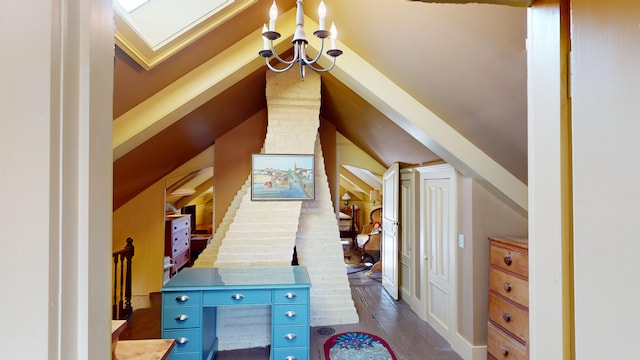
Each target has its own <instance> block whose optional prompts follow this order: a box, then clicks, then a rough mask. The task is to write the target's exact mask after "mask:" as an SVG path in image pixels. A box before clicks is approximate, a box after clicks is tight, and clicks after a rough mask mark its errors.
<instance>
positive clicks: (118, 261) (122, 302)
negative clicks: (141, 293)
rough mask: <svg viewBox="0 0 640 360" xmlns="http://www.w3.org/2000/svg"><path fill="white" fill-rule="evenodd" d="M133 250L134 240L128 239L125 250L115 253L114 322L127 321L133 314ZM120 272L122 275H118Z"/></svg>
mask: <svg viewBox="0 0 640 360" xmlns="http://www.w3.org/2000/svg"><path fill="white" fill-rule="evenodd" d="M133 250H134V247H133V239H132V238H127V245H125V247H124V249H122V250H120V251H116V252H114V253H113V265H114V266H113V314H112V318H113V319H114V320H125V319H128V318H129V317H131V315H132V314H133V309H132V306H131V258H132V257H133V253H134V251H133ZM125 269H126V271H125ZM118 271H119V272H120V274H118ZM118 275H119V276H118Z"/></svg>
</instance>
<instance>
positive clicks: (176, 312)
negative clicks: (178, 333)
mask: <svg viewBox="0 0 640 360" xmlns="http://www.w3.org/2000/svg"><path fill="white" fill-rule="evenodd" d="M199 326H200V308H199V307H189V306H177V307H168V308H165V309H163V311H162V328H163V329H184V328H192V327H199Z"/></svg>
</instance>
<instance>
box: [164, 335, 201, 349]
mask: <svg viewBox="0 0 640 360" xmlns="http://www.w3.org/2000/svg"><path fill="white" fill-rule="evenodd" d="M162 338H163V339H174V340H175V341H176V344H175V346H174V350H173V351H174V352H176V353H187V352H199V353H201V352H202V339H201V338H200V329H173V330H166V329H163V330H162Z"/></svg>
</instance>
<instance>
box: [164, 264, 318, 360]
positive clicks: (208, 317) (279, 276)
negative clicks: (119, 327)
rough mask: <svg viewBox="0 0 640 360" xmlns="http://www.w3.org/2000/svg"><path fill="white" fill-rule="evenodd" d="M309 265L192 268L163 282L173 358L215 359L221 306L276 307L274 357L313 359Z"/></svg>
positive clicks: (166, 335) (273, 311) (167, 336)
mask: <svg viewBox="0 0 640 360" xmlns="http://www.w3.org/2000/svg"><path fill="white" fill-rule="evenodd" d="M310 287H311V283H310V281H309V275H308V274H307V269H306V268H305V267H303V266H286V267H236V268H229V267H224V268H186V269H183V270H182V271H181V272H180V273H178V274H177V275H176V276H174V277H173V278H171V280H169V282H167V283H166V284H165V285H164V286H163V287H162V289H161V290H162V338H164V339H175V340H176V346H175V347H174V349H173V351H172V352H171V354H170V355H169V359H170V360H178V359H179V360H210V359H213V358H214V356H215V354H216V352H217V351H218V340H217V335H216V309H217V307H219V306H246V305H270V306H271V354H270V356H271V359H272V360H276V359H277V360H308V359H309V336H310V334H309V288H310Z"/></svg>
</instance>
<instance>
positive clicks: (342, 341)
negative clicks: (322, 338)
mask: <svg viewBox="0 0 640 360" xmlns="http://www.w3.org/2000/svg"><path fill="white" fill-rule="evenodd" d="M324 356H325V358H326V359H327V360H372V359H375V360H397V359H398V358H397V357H396V355H395V354H394V353H393V350H391V347H390V346H389V344H387V342H386V341H384V340H383V339H382V338H380V337H378V336H375V335H372V334H368V333H363V332H348V333H341V334H337V335H334V336H332V337H330V338H329V339H328V340H327V341H326V342H325V343H324Z"/></svg>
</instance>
